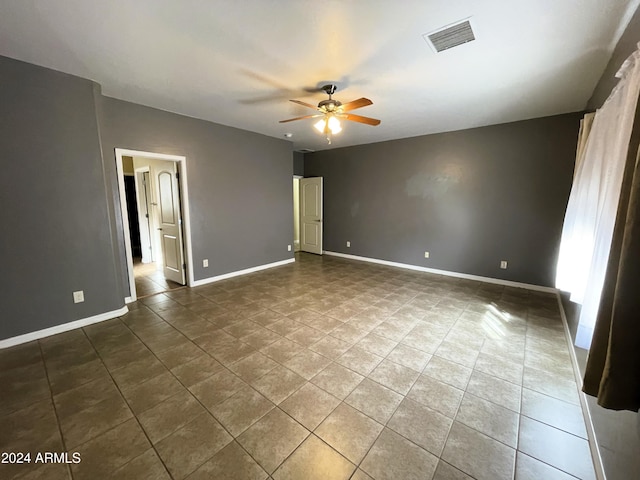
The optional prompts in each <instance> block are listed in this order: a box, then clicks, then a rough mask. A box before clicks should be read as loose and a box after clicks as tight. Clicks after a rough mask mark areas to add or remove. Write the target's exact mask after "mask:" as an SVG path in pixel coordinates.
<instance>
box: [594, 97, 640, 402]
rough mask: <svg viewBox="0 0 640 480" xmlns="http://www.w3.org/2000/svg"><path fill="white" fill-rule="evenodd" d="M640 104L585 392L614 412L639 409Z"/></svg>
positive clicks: (628, 157)
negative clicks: (639, 154)
mask: <svg viewBox="0 0 640 480" xmlns="http://www.w3.org/2000/svg"><path fill="white" fill-rule="evenodd" d="M639 144H640V102H639V106H638V108H636V115H635V120H634V127H633V131H632V135H631V141H630V144H629V154H628V156H627V162H626V167H625V173H624V178H623V182H622V191H621V194H620V203H619V205H618V212H617V216H616V225H615V229H614V233H613V241H612V244H611V252H610V254H609V261H608V264H607V272H606V277H605V282H604V288H603V290H602V298H601V300H600V309H599V311H598V317H597V319H596V325H595V329H594V333H593V340H592V343H591V349H590V350H589V358H588V360H587V368H586V371H585V377H584V385H583V387H582V390H583V391H584V392H585V393H587V394H589V395H592V396H594V397H597V398H598V405H600V406H602V407H604V408H609V409H613V410H632V411H638V410H639V409H640V171H639V169H638V153H640V152H639V151H638V146H639Z"/></svg>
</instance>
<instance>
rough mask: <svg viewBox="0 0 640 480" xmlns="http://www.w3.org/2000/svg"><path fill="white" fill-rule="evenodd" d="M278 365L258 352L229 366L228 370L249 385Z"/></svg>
mask: <svg viewBox="0 0 640 480" xmlns="http://www.w3.org/2000/svg"><path fill="white" fill-rule="evenodd" d="M277 366H278V363H276V362H275V361H273V360H271V359H270V358H269V357H267V356H266V355H263V354H262V353H260V352H253V353H252V354H251V355H249V356H247V357H244V358H243V359H242V360H239V361H238V362H236V363H233V364H231V365H229V370H231V371H232V372H233V373H235V374H236V375H238V376H239V377H240V378H242V379H243V380H244V381H245V382H247V383H251V382H252V381H253V380H257V379H258V378H260V377H261V376H263V375H265V374H267V373H269V372H270V371H271V370H273V369H274V368H276V367H277Z"/></svg>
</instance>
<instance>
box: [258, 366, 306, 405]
mask: <svg viewBox="0 0 640 480" xmlns="http://www.w3.org/2000/svg"><path fill="white" fill-rule="evenodd" d="M306 382H307V380H305V379H304V378H302V377H301V376H300V375H298V374H297V373H295V372H293V371H292V370H289V369H288V368H285V367H283V366H282V365H278V366H277V367H276V368H274V369H273V370H271V371H270V372H269V373H267V374H266V375H264V376H262V377H260V378H259V379H257V380H254V381H253V382H251V386H252V387H253V388H255V389H256V390H258V391H259V392H260V393H261V394H262V395H264V396H265V397H267V398H268V399H269V400H271V401H272V402H273V403H274V404H276V405H279V404H280V403H281V402H282V401H283V400H284V399H285V398H287V397H288V396H289V395H291V394H292V393H293V392H295V391H296V390H298V389H299V388H300V387H301V386H302V385H304V384H305V383H306Z"/></svg>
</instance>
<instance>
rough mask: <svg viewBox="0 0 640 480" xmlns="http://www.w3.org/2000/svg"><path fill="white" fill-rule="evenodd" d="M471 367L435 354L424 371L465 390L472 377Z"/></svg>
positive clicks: (425, 373)
mask: <svg viewBox="0 0 640 480" xmlns="http://www.w3.org/2000/svg"><path fill="white" fill-rule="evenodd" d="M471 371H472V370H471V369H470V368H468V367H465V366H463V365H460V364H458V363H454V362H450V361H449V360H445V359H444V358H441V357H437V356H433V357H432V358H431V360H429V363H427V366H426V367H424V370H423V371H422V373H423V374H424V375H429V376H430V377H432V378H435V379H436V380H440V381H441V382H443V383H447V384H449V385H452V386H454V387H456V388H459V389H461V390H464V389H465V388H466V387H467V383H469V378H470V377H471Z"/></svg>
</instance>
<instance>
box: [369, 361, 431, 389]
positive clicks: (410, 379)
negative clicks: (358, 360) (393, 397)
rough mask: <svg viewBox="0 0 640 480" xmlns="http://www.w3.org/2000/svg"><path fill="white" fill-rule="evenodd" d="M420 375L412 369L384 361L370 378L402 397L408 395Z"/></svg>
mask: <svg viewBox="0 0 640 480" xmlns="http://www.w3.org/2000/svg"><path fill="white" fill-rule="evenodd" d="M419 375H420V374H419V373H418V372H416V371H415V370H412V369H411V368H407V367H403V366H402V365H398V364H397V363H393V362H391V361H389V360H383V361H382V362H380V364H379V365H378V366H377V367H376V368H375V369H374V370H373V372H371V373H370V374H369V376H368V377H369V378H370V379H371V380H375V381H376V382H378V383H380V384H382V385H384V386H385V387H388V388H390V389H391V390H394V391H396V392H398V393H400V394H401V395H406V394H407V392H409V390H411V387H412V386H413V384H414V382H415V381H416V379H417V378H418V376H419Z"/></svg>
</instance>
